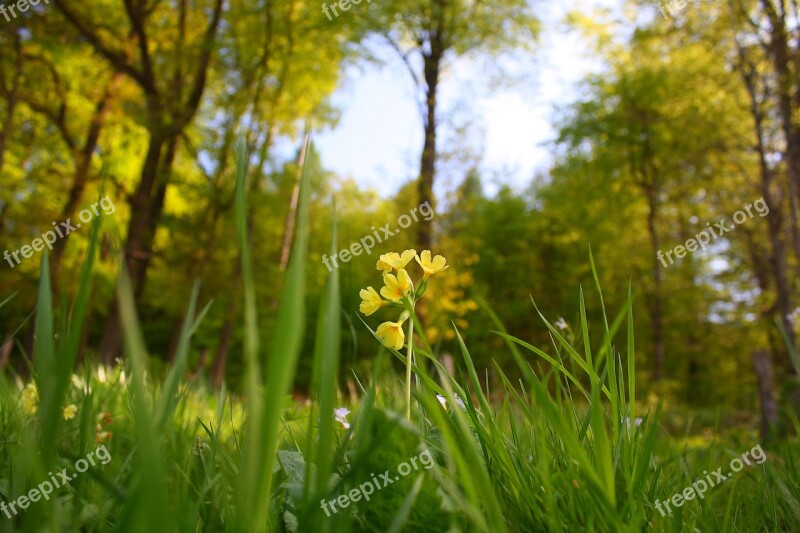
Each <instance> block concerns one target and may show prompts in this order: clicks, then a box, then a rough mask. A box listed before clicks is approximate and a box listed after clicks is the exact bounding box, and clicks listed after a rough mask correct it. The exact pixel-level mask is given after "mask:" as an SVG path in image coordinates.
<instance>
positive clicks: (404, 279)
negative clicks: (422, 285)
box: [381, 268, 413, 302]
mask: <svg viewBox="0 0 800 533" xmlns="http://www.w3.org/2000/svg"><path fill="white" fill-rule="evenodd" d="M383 282H384V283H385V284H386V286H385V287H382V288H381V296H383V297H384V298H386V299H387V300H391V301H393V302H395V301H397V300H401V299H402V298H404V297H405V296H406V295H408V293H409V292H411V288H412V286H413V285H412V283H411V278H410V277H409V276H408V272H406V270H405V269H404V268H401V269H400V270H398V271H397V276H396V277H395V276H394V274H384V275H383Z"/></svg>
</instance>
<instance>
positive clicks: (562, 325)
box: [556, 317, 569, 331]
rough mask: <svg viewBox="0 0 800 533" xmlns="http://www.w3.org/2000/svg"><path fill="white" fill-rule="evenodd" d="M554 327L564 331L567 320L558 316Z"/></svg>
mask: <svg viewBox="0 0 800 533" xmlns="http://www.w3.org/2000/svg"><path fill="white" fill-rule="evenodd" d="M556 327H557V328H558V329H560V330H561V331H564V330H565V329H567V327H569V326H567V321H566V320H564V317H558V320H557V321H556Z"/></svg>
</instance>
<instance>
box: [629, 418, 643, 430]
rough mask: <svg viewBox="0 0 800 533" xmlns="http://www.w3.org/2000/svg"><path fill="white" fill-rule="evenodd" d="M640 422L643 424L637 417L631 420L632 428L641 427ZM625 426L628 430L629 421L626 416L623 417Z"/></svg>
mask: <svg viewBox="0 0 800 533" xmlns="http://www.w3.org/2000/svg"><path fill="white" fill-rule="evenodd" d="M642 422H643V420H642V419H641V418H639V417H638V416H637V417H636V418H634V419H633V425H634V427H637V428H638V427H639V426H641V425H642ZM625 425H626V426H628V429H630V428H631V419H630V418H628V417H627V416H626V417H625Z"/></svg>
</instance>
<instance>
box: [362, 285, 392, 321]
mask: <svg viewBox="0 0 800 533" xmlns="http://www.w3.org/2000/svg"><path fill="white" fill-rule="evenodd" d="M358 295H359V296H361V300H362V301H361V305H360V306H359V311H361V312H362V313H363V314H364V315H366V316H369V315H371V314H372V313H374V312H375V311H377V310H378V309H380V308H381V307H383V306H384V305H386V304H387V303H388V302H386V301H385V300H383V299H381V297H380V296H379V295H378V293H377V292H376V291H375V289H373V288H372V287H367V288H366V289H361V291H359V293H358Z"/></svg>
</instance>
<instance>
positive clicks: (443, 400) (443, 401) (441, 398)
mask: <svg viewBox="0 0 800 533" xmlns="http://www.w3.org/2000/svg"><path fill="white" fill-rule="evenodd" d="M453 396H454V397H455V401H456V404H458V406H459V407H461V408H462V409H466V408H467V406H466V405H464V400H462V399H461V398H459V397H458V394H454V395H453ZM436 399H437V400H439V403H440V404H442V407H444V408H447V398H445V397H444V396H441V395H439V394H437V395H436Z"/></svg>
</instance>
